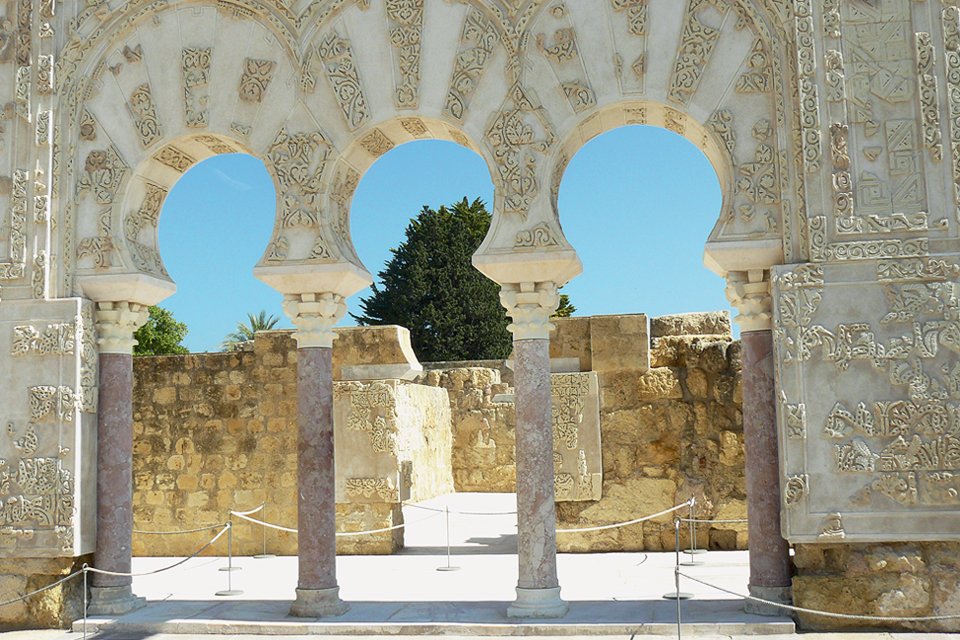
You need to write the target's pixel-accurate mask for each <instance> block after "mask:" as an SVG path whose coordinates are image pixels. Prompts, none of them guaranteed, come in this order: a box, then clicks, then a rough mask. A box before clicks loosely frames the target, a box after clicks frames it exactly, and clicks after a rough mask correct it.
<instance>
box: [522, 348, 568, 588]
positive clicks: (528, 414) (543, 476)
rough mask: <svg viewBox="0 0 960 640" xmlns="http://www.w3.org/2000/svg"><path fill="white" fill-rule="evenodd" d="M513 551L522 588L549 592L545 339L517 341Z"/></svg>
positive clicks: (552, 580)
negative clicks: (514, 550) (515, 488)
mask: <svg viewBox="0 0 960 640" xmlns="http://www.w3.org/2000/svg"><path fill="white" fill-rule="evenodd" d="M513 345H514V354H515V358H516V363H515V366H514V384H515V387H516V410H517V426H516V434H517V445H516V447H517V553H518V555H519V561H520V581H519V582H518V584H517V586H519V587H520V588H522V589H553V588H555V587H557V586H559V584H560V583H559V582H558V580H557V533H556V528H557V512H556V504H555V503H554V500H555V490H554V479H553V475H554V469H553V424H552V418H551V411H550V406H551V402H550V341H549V340H516V341H514V343H513Z"/></svg>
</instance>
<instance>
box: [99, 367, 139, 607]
mask: <svg viewBox="0 0 960 640" xmlns="http://www.w3.org/2000/svg"><path fill="white" fill-rule="evenodd" d="M98 402H99V404H98V409H97V540H96V555H95V556H94V566H95V567H96V568H97V569H103V570H105V571H116V572H120V573H130V568H131V558H132V546H133V543H132V538H133V356H132V355H130V354H126V353H101V354H100V391H99V400H98ZM132 582H133V580H132V578H130V577H127V576H111V575H104V574H100V573H94V574H93V581H92V588H91V592H90V596H91V598H90V613H95V614H100V615H119V614H123V613H126V612H128V611H131V610H133V609H135V608H137V607H139V606H142V604H143V599H142V598H137V597H136V596H134V595H133V592H132V590H131V584H132Z"/></svg>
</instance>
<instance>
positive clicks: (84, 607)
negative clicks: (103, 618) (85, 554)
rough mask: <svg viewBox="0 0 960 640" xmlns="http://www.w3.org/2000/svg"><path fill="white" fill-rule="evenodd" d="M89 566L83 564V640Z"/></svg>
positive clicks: (85, 625) (85, 622)
mask: <svg viewBox="0 0 960 640" xmlns="http://www.w3.org/2000/svg"><path fill="white" fill-rule="evenodd" d="M89 569H90V566H89V565H88V564H87V563H86V562H84V563H83V640H87V571H88V570H89Z"/></svg>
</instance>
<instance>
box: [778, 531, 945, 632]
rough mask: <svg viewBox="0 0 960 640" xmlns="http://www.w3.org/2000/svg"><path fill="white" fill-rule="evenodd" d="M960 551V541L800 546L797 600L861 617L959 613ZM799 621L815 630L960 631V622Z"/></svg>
mask: <svg viewBox="0 0 960 640" xmlns="http://www.w3.org/2000/svg"><path fill="white" fill-rule="evenodd" d="M958 554H960V544H958V543H955V542H918V543H884V544H845V545H828V544H821V545H806V544H799V545H796V556H795V566H796V570H797V575H796V576H795V577H794V578H793V594H794V601H795V603H796V604H797V605H798V606H802V607H806V608H809V609H815V610H818V611H829V612H836V613H850V614H857V615H870V616H919V617H923V616H933V615H950V614H956V612H957V606H958V604H960V585H958V579H957V572H956V558H957V557H960V555H958ZM944 561H945V564H944ZM798 622H799V624H800V625H801V626H802V627H803V628H804V629H809V630H817V629H836V628H849V629H853V628H863V627H872V628H883V629H914V630H917V631H960V623H958V621H957V620H947V621H927V622H910V623H896V622H892V623H883V622H882V621H877V622H870V623H866V624H865V623H863V622H859V621H855V620H840V619H835V618H825V617H822V616H814V615H809V614H800V616H799V618H798Z"/></svg>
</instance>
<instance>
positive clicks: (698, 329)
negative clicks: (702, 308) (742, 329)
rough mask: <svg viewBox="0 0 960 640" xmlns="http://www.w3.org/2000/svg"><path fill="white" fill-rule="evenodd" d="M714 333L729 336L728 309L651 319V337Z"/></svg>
mask: <svg viewBox="0 0 960 640" xmlns="http://www.w3.org/2000/svg"><path fill="white" fill-rule="evenodd" d="M700 335H714V336H721V337H725V338H729V337H730V336H731V335H732V333H731V331H730V314H729V313H728V312H726V311H708V312H704V313H678V314H674V315H669V316H659V317H657V318H651V319H650V337H651V338H664V337H668V336H700Z"/></svg>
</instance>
